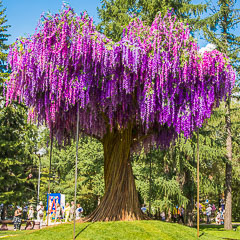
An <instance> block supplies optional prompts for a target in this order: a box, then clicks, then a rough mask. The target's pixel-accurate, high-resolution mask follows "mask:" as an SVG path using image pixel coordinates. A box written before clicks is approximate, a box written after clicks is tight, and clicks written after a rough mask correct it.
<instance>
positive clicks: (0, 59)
mask: <svg viewBox="0 0 240 240" xmlns="http://www.w3.org/2000/svg"><path fill="white" fill-rule="evenodd" d="M2 7H3V5H2V1H0V8H2ZM5 11H6V8H2V9H1V10H0V84H2V82H3V80H4V79H5V78H6V77H7V76H8V73H7V67H6V60H7V49H8V45H7V43H6V42H7V40H8V37H9V36H10V35H9V34H8V33H7V30H8V28H9V27H10V25H6V22H7V17H6V15H5ZM0 86H1V85H0Z"/></svg>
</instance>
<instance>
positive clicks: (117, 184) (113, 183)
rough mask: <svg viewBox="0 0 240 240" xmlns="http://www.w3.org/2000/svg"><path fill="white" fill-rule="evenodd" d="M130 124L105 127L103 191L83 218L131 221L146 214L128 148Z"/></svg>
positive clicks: (130, 137)
mask: <svg viewBox="0 0 240 240" xmlns="http://www.w3.org/2000/svg"><path fill="white" fill-rule="evenodd" d="M131 144H132V126H131V124H129V126H128V128H127V129H124V130H118V129H115V130H113V131H112V132H111V131H108V132H107V134H106V135H105V136H104V138H103V147H104V181H105V194H104V196H103V198H102V200H101V202H100V204H99V206H98V207H97V208H96V209H95V211H94V212H93V213H92V214H90V215H89V216H88V217H87V218H86V221H93V222H95V221H131V220H141V219H145V218H146V217H145V216H144V214H143V213H142V211H141V209H140V205H139V200H138V194H137V190H136V186H135V181H134V176H133V171H132V166H131V162H130V148H131Z"/></svg>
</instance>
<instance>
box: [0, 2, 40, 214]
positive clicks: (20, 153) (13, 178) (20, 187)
mask: <svg viewBox="0 0 240 240" xmlns="http://www.w3.org/2000/svg"><path fill="white" fill-rule="evenodd" d="M5 11H6V8H3V5H2V1H0V163H1V164H0V203H3V204H4V211H3V213H5V212H6V211H5V210H6V207H7V205H9V204H21V203H23V202H26V201H27V200H29V199H30V198H31V197H32V196H34V195H36V194H35V191H34V186H33V182H32V179H31V178H29V174H30V173H31V172H32V167H33V156H32V155H33V146H34V144H35V143H34V141H33V139H34V138H35V137H36V136H35V133H36V131H35V130H34V127H33V126H31V125H29V124H28V123H27V115H26V107H25V106H24V105H23V104H19V103H17V102H14V103H13V104H12V106H7V107H6V99H5V96H4V94H3V87H4V85H5V81H6V79H7V78H8V75H9V70H8V69H7V63H6V60H7V51H8V44H7V40H8V37H9V36H10V35H9V34H8V32H7V31H8V28H9V27H10V25H7V24H6V23H7V16H6V14H5ZM30 176H31V175H30ZM4 215H5V214H3V216H2V217H3V218H4V217H5V216H4Z"/></svg>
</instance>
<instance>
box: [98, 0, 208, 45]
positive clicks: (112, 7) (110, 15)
mask: <svg viewBox="0 0 240 240" xmlns="http://www.w3.org/2000/svg"><path fill="white" fill-rule="evenodd" d="M101 3H102V7H101V8H98V14H99V17H100V19H101V22H100V23H99V25H98V30H100V31H102V32H103V33H104V34H105V35H106V36H107V37H110V38H112V39H113V40H114V41H118V40H119V39H120V38H121V34H122V31H123V28H124V27H125V26H126V25H127V24H128V23H129V21H130V20H131V19H132V16H136V17H140V18H142V19H143V20H144V21H146V22H147V23H149V24H151V23H152V21H153V19H154V18H155V16H156V15H157V14H158V13H159V12H160V13H161V14H162V15H165V14H166V12H167V11H168V10H173V11H174V13H175V14H176V15H177V17H178V18H179V19H181V20H182V21H183V20H185V19H187V20H188V23H190V24H191V25H192V26H194V23H196V22H199V21H200V19H199V17H197V18H195V17H196V16H199V14H201V13H203V12H204V11H205V10H206V7H207V5H206V4H198V5H194V4H191V1H189V0H163V1H161V0H102V1H101Z"/></svg>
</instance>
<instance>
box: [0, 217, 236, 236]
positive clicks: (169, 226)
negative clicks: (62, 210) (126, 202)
mask: <svg viewBox="0 0 240 240" xmlns="http://www.w3.org/2000/svg"><path fill="white" fill-rule="evenodd" d="M76 235H77V238H76V239H79V240H80V239H81V240H87V239H89V240H90V239H92V240H100V239H109V240H110V239H111V240H115V239H123V240H125V239H126V240H137V239H139V240H143V239H158V240H191V239H192V240H195V239H197V231H196V229H194V228H189V227H186V226H182V225H179V224H175V223H166V222H161V221H135V222H107V223H106V222H97V223H77V226H76ZM72 236H73V224H61V225H58V226H55V227H48V228H44V229H42V230H28V231H17V232H14V231H5V232H4V231H3V232H0V239H4V240H5V239H13V240H14V239H17V240H65V239H66V240H68V239H69V240H70V239H72ZM200 239H201V240H217V239H229V240H230V239H231V240H232V239H234V240H235V239H239V240H240V231H224V230H223V228H222V227H219V226H201V237H200Z"/></svg>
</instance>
